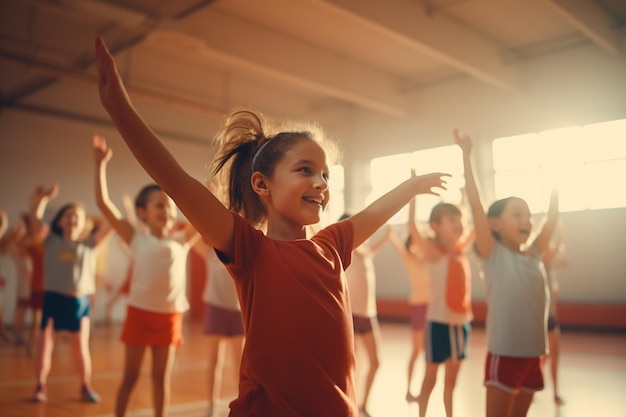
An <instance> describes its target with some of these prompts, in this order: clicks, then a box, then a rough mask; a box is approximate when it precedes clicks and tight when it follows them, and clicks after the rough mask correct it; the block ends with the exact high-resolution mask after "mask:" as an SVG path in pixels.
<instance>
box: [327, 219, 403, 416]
mask: <svg viewBox="0 0 626 417" xmlns="http://www.w3.org/2000/svg"><path fill="white" fill-rule="evenodd" d="M349 217H350V215H349V214H348V213H344V214H343V215H342V216H341V217H340V218H339V220H340V221H341V220H345V219H347V218H349ZM390 230H391V228H388V229H387V231H386V232H385V234H384V235H383V236H382V237H381V238H379V239H378V240H376V241H375V242H369V241H366V242H365V243H363V244H361V245H360V246H359V247H358V248H356V249H355V250H353V251H352V263H351V264H350V267H349V268H348V269H346V282H347V283H348V294H349V296H350V304H351V307H352V323H353V328H354V335H355V342H356V341H360V343H361V344H362V345H363V347H364V348H365V353H366V354H367V363H368V368H366V369H367V371H366V372H365V383H364V385H363V391H362V392H360V393H357V397H359V412H360V415H361V417H369V413H368V412H367V402H368V400H369V396H370V392H371V390H372V385H373V383H374V377H375V376H376V372H377V371H378V367H379V366H380V358H379V350H380V343H381V335H380V326H379V324H378V313H377V310H376V269H375V267H374V257H375V256H376V255H377V254H378V252H379V251H380V249H381V248H382V247H383V245H384V244H385V243H387V240H389V234H390V232H389V231H390ZM359 339H360V340H359ZM355 349H356V346H355ZM363 368H365V367H363Z"/></svg>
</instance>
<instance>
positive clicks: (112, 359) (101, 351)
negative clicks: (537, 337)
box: [0, 323, 626, 417]
mask: <svg viewBox="0 0 626 417" xmlns="http://www.w3.org/2000/svg"><path fill="white" fill-rule="evenodd" d="M119 332H120V327H119V325H109V326H106V325H95V326H94V329H93V333H92V340H91V344H92V355H93V366H94V378H93V382H94V386H95V388H96V390H97V391H98V392H99V393H100V394H101V396H102V402H101V403H99V404H85V403H81V402H80V401H79V395H78V391H79V383H78V379H77V376H76V374H75V372H74V370H73V366H72V362H71V358H70V357H69V349H68V346H67V344H66V343H64V342H63V340H62V338H60V339H59V341H58V343H57V347H56V349H55V352H54V357H53V367H52V372H51V374H50V378H49V382H48V384H49V387H48V396H49V401H48V402H47V403H45V404H35V403H31V402H29V401H28V398H29V397H30V395H31V393H32V391H33V388H34V384H35V382H34V378H33V370H32V369H33V365H32V358H30V357H29V356H28V355H27V354H26V352H25V349H24V348H23V347H17V346H14V345H10V344H7V343H4V344H2V345H0V416H2V417H29V416H35V417H67V416H72V417H80V416H99V417H105V416H112V411H113V406H114V401H115V392H116V390H117V386H118V383H119V381H120V377H121V369H122V363H123V347H122V344H121V343H120V342H119V341H118V337H119ZM382 332H383V346H382V361H381V367H380V370H379V374H378V376H377V379H376V381H375V384H374V388H373V392H372V394H371V402H370V407H369V408H370V414H371V415H372V417H398V416H400V417H404V416H417V413H418V410H417V407H416V406H415V405H410V406H409V405H407V403H406V402H405V400H404V393H405V388H406V370H405V366H406V365H405V364H406V361H407V359H408V354H409V333H408V325H407V324H405V323H382ZM185 337H186V344H185V345H184V346H183V347H181V348H180V349H179V351H178V354H177V361H176V366H175V370H174V375H173V384H172V385H173V386H172V406H171V408H170V414H169V415H170V417H202V416H204V415H205V413H206V400H205V398H206V396H205V378H206V359H205V346H204V336H203V335H202V334H201V328H200V325H199V324H198V323H187V325H186V329H185ZM562 344H563V347H562V350H563V356H562V362H561V364H562V366H561V386H562V389H561V391H562V394H563V396H564V398H565V400H566V404H565V405H563V406H561V407H556V406H555V405H554V403H553V401H552V392H551V391H550V390H549V389H547V390H545V391H543V392H541V393H539V394H537V395H536V397H535V401H534V403H533V405H532V406H531V409H530V412H529V417H547V416H549V417H552V416H557V417H590V416H593V417H624V416H626V334H623V333H622V334H617V333H607V332H582V331H564V332H563V335H562ZM484 356H485V334H484V330H483V329H482V328H475V329H474V330H473V333H472V337H471V345H470V358H468V359H467V360H466V361H465V363H464V364H463V366H462V368H461V373H460V375H459V380H458V384H457V389H456V391H455V397H454V401H455V404H454V405H455V416H456V417H477V416H483V415H484V395H485V390H484V388H483V386H482V382H481V381H482V372H483V371H482V369H483V360H484ZM422 360H423V358H420V365H421V361H422ZM422 371H423V367H421V366H419V367H418V370H417V376H418V381H417V382H418V383H419V382H420V381H419V379H421V375H422ZM440 379H441V378H440ZM418 383H416V384H415V387H414V388H413V391H414V392H415V391H417V389H418V386H417V385H419V384H418ZM233 390H234V384H233V383H232V381H228V383H227V386H226V389H225V393H224V397H223V398H222V400H221V401H220V403H219V404H218V413H217V416H216V417H223V416H226V415H227V412H228V405H227V404H228V401H229V397H231V396H232V395H233V393H234V391H233ZM441 395H442V393H441V385H440V383H438V384H437V386H436V388H435V391H434V392H433V397H432V398H431V401H430V408H429V410H428V411H429V412H428V416H429V417H435V416H444V412H443V406H442V403H441ZM150 415H152V413H151V399H150V383H149V380H148V368H147V367H146V366H144V368H143V373H142V378H141V379H140V381H139V383H138V386H137V389H136V391H135V395H134V398H133V399H132V400H131V412H130V416H150ZM320 417H334V416H320Z"/></svg>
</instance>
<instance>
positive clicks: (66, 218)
mask: <svg viewBox="0 0 626 417" xmlns="http://www.w3.org/2000/svg"><path fill="white" fill-rule="evenodd" d="M85 224H86V215H85V210H84V209H83V208H82V207H81V206H78V205H68V206H66V207H65V208H64V209H62V213H60V216H59V217H58V220H57V221H56V222H55V225H56V227H58V229H59V230H60V231H61V234H62V235H63V238H65V239H67V240H71V241H75V240H78V238H79V237H80V235H81V234H82V233H83V232H84V230H85Z"/></svg>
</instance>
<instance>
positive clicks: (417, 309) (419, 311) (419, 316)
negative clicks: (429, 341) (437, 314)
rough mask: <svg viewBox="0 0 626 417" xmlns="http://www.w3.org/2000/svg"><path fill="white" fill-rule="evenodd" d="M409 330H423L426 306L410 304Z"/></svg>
mask: <svg viewBox="0 0 626 417" xmlns="http://www.w3.org/2000/svg"><path fill="white" fill-rule="evenodd" d="M410 307H411V329H412V330H413V331H414V332H417V331H420V330H424V326H425V325H426V309H427V308H428V304H411V306H410Z"/></svg>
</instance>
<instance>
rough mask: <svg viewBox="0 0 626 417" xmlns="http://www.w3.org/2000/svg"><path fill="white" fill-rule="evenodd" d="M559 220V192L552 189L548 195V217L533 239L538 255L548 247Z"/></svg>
mask: <svg viewBox="0 0 626 417" xmlns="http://www.w3.org/2000/svg"><path fill="white" fill-rule="evenodd" d="M558 220H559V191H558V189H557V188H553V189H552V193H551V194H550V208H549V209H548V215H547V217H546V219H545V221H544V223H543V226H542V227H541V230H540V231H539V234H538V235H537V237H536V238H535V241H534V242H533V245H534V246H535V247H536V248H537V251H538V252H539V253H540V254H543V253H545V252H546V251H547V250H548V249H549V246H550V239H552V234H553V233H554V229H555V228H556V225H557V223H558Z"/></svg>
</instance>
